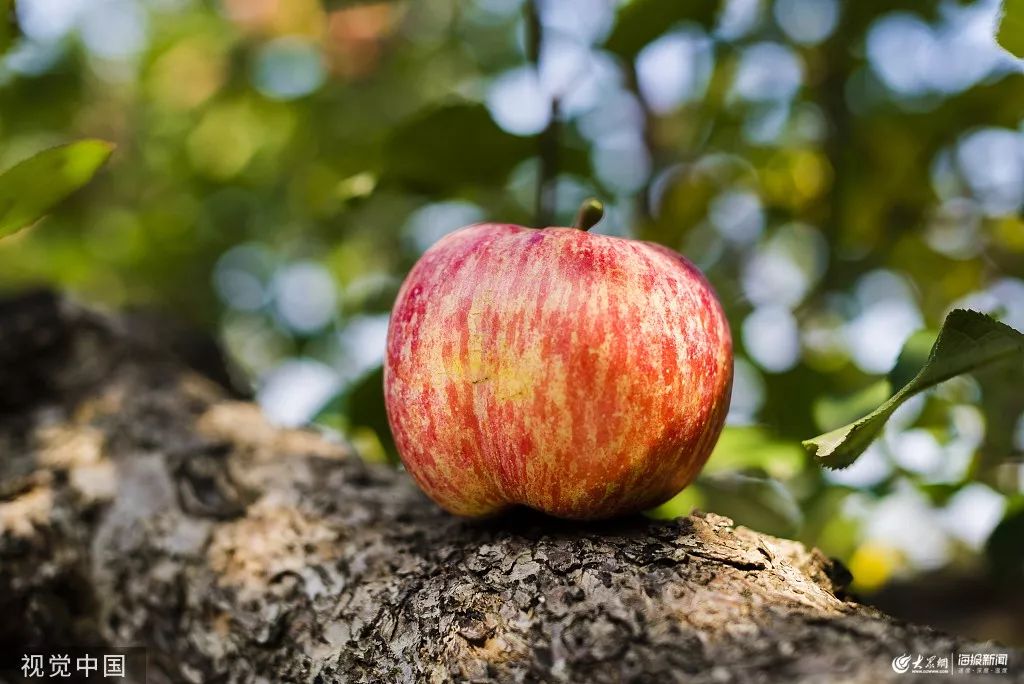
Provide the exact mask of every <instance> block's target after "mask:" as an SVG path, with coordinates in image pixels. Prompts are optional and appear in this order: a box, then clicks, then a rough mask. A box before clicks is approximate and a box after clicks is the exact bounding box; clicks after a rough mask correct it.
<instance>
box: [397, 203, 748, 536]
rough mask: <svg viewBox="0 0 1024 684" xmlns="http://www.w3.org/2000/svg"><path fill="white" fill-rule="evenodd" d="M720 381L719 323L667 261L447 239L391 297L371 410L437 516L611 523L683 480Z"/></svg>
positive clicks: (726, 380) (694, 274) (542, 243)
mask: <svg viewBox="0 0 1024 684" xmlns="http://www.w3.org/2000/svg"><path fill="white" fill-rule="evenodd" d="M732 364H733V357H732V339H731V337H730V334H729V326H728V323H727V322H726V319H725V315H724V313H723V311H722V307H721V305H720V304H719V302H718V299H717V298H716V296H715V294H714V292H713V291H712V289H711V286H710V285H709V284H708V282H707V281H706V280H705V279H704V276H703V275H702V274H701V273H700V271H699V270H698V269H697V268H696V267H695V266H694V265H693V264H691V263H690V262H689V261H687V260H686V259H685V258H684V257H682V256H681V255H680V254H678V253H676V252H674V251H672V250H670V249H668V248H666V247H663V246H660V245H656V244H653V243H648V242H640V241H636V240H628V239H623V238H615V237H608V236H604V235H597V234H592V233H588V232H585V231H584V230H579V229H574V228H545V229H533V228H524V227H521V226H514V225H504V224H493V223H484V224H477V225H473V226H469V227H466V228H462V229H460V230H458V231H455V232H454V233H450V234H449V235H447V236H445V237H444V238H443V239H441V240H440V241H439V242H437V243H436V244H435V245H434V246H432V247H431V248H430V249H428V250H427V251H426V253H424V254H423V256H422V257H421V258H420V260H419V261H418V262H417V263H416V264H415V266H413V268H412V270H411V271H410V273H409V275H408V277H407V278H406V280H405V282H404V283H403V284H402V287H401V289H400V290H399V293H398V298H397V301H396V302H395V306H394V310H393V311H392V316H391V321H390V324H389V328H388V338H387V352H386V356H385V361H384V396H385V401H386V404H387V412H388V420H389V422H390V425H391V430H392V432H393V433H394V437H395V442H396V444H397V447H398V451H399V454H400V455H401V458H402V461H403V462H404V464H405V467H406V468H407V469H408V471H409V473H410V474H412V476H413V478H414V479H415V480H416V482H417V483H418V484H419V486H420V487H421V488H422V489H423V491H425V492H426V493H427V495H428V496H430V497H431V498H432V499H433V500H434V501H436V502H437V503H438V504H439V505H440V506H441V507H443V508H445V509H446V510H448V511H450V512H452V513H454V514H456V515H460V516H466V517H484V516H490V515H493V514H496V513H499V512H500V511H502V510H504V509H506V508H509V507H511V506H514V505H525V506H529V507H531V508H534V509H537V510H540V511H543V512H545V513H548V514H551V515H554V516H558V517H563V518H572V519H599V518H610V517H614V516H619V515H626V514H629V513H634V512H637V511H641V510H644V509H647V508H651V507H653V506H656V505H658V504H660V503H663V502H665V501H667V500H668V499H670V498H671V497H672V496H674V495H675V494H676V493H678V492H679V491H681V490H682V489H683V488H684V487H686V485H688V484H689V483H690V482H692V481H693V479H694V478H695V477H696V476H697V473H698V472H699V471H700V469H701V467H703V465H704V463H705V461H707V458H708V456H709V455H710V453H711V450H712V448H713V447H714V445H715V442H716V441H717V439H718V436H719V434H720V433H721V430H722V425H723V423H724V421H725V415H726V412H727V411H728V408H729V399H730V393H731V388H732Z"/></svg>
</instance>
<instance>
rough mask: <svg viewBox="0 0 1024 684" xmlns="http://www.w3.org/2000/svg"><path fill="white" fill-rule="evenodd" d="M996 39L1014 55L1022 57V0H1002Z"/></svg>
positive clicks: (1023, 38)
mask: <svg viewBox="0 0 1024 684" xmlns="http://www.w3.org/2000/svg"><path fill="white" fill-rule="evenodd" d="M996 40H997V41H999V44H1000V45H1002V46H1003V48H1004V49H1006V50H1007V51H1008V52H1009V53H1010V54H1012V55H1013V56H1014V57H1017V58H1018V59H1024V0H1003V16H1002V19H1001V20H1000V21H999V29H998V31H997V32H996Z"/></svg>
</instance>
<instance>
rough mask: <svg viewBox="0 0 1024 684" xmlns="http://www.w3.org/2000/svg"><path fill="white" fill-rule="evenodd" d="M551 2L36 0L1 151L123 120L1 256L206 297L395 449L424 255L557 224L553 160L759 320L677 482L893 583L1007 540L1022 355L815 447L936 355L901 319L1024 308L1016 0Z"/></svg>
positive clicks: (365, 444) (912, 323)
mask: <svg viewBox="0 0 1024 684" xmlns="http://www.w3.org/2000/svg"><path fill="white" fill-rule="evenodd" d="M537 7H538V10H539V11H538V16H539V18H540V21H539V23H538V26H539V29H540V31H541V33H542V35H537V36H532V37H531V36H529V35H527V34H528V33H529V32H530V31H529V25H530V22H527V21H526V20H525V16H526V14H527V13H526V12H525V11H524V7H523V3H522V2H520V1H519V0H432V1H431V2H418V3H417V2H409V1H406V0H394V1H391V2H351V3H350V2H329V3H326V4H322V3H320V2H318V1H317V0H219V1H217V2H199V1H198V0H173V1H165V2H146V1H144V0H103V2H86V1H85V0H60V2H56V0H54V2H53V3H49V4H48V3H43V2H40V0H19V1H18V3H17V12H16V18H17V22H16V26H15V25H11V26H7V27H6V29H5V28H4V27H0V47H2V46H3V42H4V41H5V40H6V41H9V44H10V48H9V50H8V51H7V52H6V53H4V55H3V57H2V58H0V90H2V94H0V139H2V140H3V142H4V144H3V145H2V146H0V168H9V167H11V166H12V165H13V164H15V163H16V162H17V161H19V160H21V159H24V158H26V157H28V156H30V155H31V154H33V153H35V152H38V151H40V150H43V149H45V148H48V147H51V146H53V145H55V144H58V143H61V142H64V141H66V140H68V139H78V138H93V137H96V138H103V139H106V140H111V141H114V142H115V143H116V144H117V150H118V151H117V153H116V154H115V155H114V156H113V157H112V159H111V163H110V165H109V168H108V170H107V171H105V172H104V173H103V174H101V175H100V176H99V177H98V178H97V179H96V181H95V182H94V183H92V184H91V185H90V186H89V188H88V189H87V190H86V191H83V192H79V193H76V194H75V195H74V196H73V197H72V198H70V200H69V201H67V202H65V203H63V204H62V205H61V206H60V208H59V209H58V210H57V211H56V212H54V213H53V214H52V215H51V216H50V218H48V219H47V220H46V222H45V224H44V225H40V226H37V227H34V228H31V229H29V230H25V231H21V232H20V233H18V234H17V235H16V236H14V237H11V238H9V239H6V240H4V241H3V242H2V243H0V286H2V287H3V288H6V289H15V288H19V287H23V286H25V285H27V284H30V283H37V282H46V283H51V284H54V285H57V286H59V287H63V288H67V289H70V290H72V291H75V292H77V293H78V294H79V295H80V296H82V297H84V298H86V299H90V300H94V301H100V302H104V303H106V304H110V305H114V306H123V305H149V306H157V307H160V308H161V309H164V310H167V311H170V312H172V313H174V314H175V315H177V316H179V317H182V318H185V319H188V320H190V321H191V322H193V323H195V324H197V325H199V326H202V327H205V328H207V329H209V330H211V331H212V332H214V333H215V334H217V335H218V337H219V338H220V339H221V340H223V341H224V343H225V345H226V347H227V348H228V350H229V352H230V353H231V355H232V357H233V358H234V359H235V360H236V362H237V363H238V364H239V366H240V367H241V368H242V369H243V370H245V371H246V372H247V373H248V374H249V376H250V377H251V378H252V379H253V383H254V387H255V389H256V391H257V397H258V398H259V400H260V401H261V402H262V403H263V405H264V406H265V407H266V409H267V411H268V412H269V414H270V415H271V416H272V417H274V418H275V419H277V420H280V421H283V422H289V423H301V422H304V421H306V420H309V419H311V418H313V417H316V416H319V418H318V421H319V422H322V423H324V424H327V425H330V426H331V427H333V428H335V429H338V430H340V431H342V432H343V433H345V434H346V436H347V437H348V438H350V439H352V440H353V441H354V442H355V443H356V444H357V446H358V447H359V449H360V450H361V451H362V452H363V453H364V455H366V456H367V457H372V458H378V459H388V460H390V459H393V458H394V446H393V443H392V442H391V440H390V437H389V435H388V434H387V429H386V418H385V415H384V410H383V399H382V396H381V390H380V382H379V378H380V370H379V368H380V359H381V350H382V345H383V334H384V329H385V327H384V326H385V325H386V315H387V312H388V311H389V310H390V306H391V303H392V301H393V298H394V296H395V293H396V291H397V288H398V285H399V284H400V282H401V279H402V277H403V275H404V273H405V272H406V271H407V270H408V269H409V268H410V266H411V265H412V264H413V263H414V262H415V260H416V259H417V258H418V256H419V254H421V253H422V251H423V250H424V249H425V248H426V247H427V246H428V245H429V244H430V243H431V242H433V241H434V240H436V239H437V238H438V237H440V235H442V234H443V233H444V232H446V231H448V230H451V229H454V228H456V227H458V226H459V225H463V224H466V223H471V222H474V221H478V220H488V219H489V220H496V221H503V222H510V223H521V224H525V225H533V224H534V223H535V221H536V217H537V216H538V215H539V212H538V207H537V197H538V195H544V193H538V191H537V188H538V183H539V181H540V180H541V179H539V178H538V175H539V174H540V170H541V169H542V168H547V169H551V168H554V169H556V170H557V173H556V174H555V177H553V178H549V179H547V180H548V181H549V185H550V187H551V188H553V190H554V192H553V199H554V202H553V205H552V206H551V207H550V209H551V210H553V215H555V216H556V217H557V222H558V223H559V224H562V225H565V224H568V223H569V222H571V221H572V218H573V213H574V212H575V210H576V208H577V206H578V205H579V203H580V201H581V200H582V199H584V198H585V197H588V196H596V197H599V198H601V199H602V200H603V201H604V202H605V204H606V217H605V218H604V220H603V221H602V222H601V223H600V224H599V225H598V226H597V228H596V230H597V231H599V232H600V231H604V232H610V233H613V234H618V235H628V236H634V237H639V238H642V239H647V240H653V241H657V242H660V243H663V244H666V245H668V246H670V247H672V248H675V249H678V250H679V251H681V252H683V253H684V254H686V255H687V256H689V257H690V258H691V259H692V260H693V261H694V262H695V263H697V264H698V265H699V266H700V267H701V268H702V269H703V270H704V271H705V272H706V273H707V274H708V276H709V278H710V280H711V281H712V283H713V285H714V286H715V288H716V290H717V292H718V293H719V295H720V298H721V300H722V301H723V304H724V305H725V308H726V310H727V315H728V317H729V321H730V324H731V326H732V330H733V334H734V340H735V348H736V354H737V381H736V392H735V394H734V399H733V408H732V411H731V413H730V417H729V426H728V427H727V429H726V432H725V434H724V435H723V438H722V440H721V441H720V443H719V446H718V448H717V450H716V452H715V454H714V456H713V457H712V460H711V461H710V462H709V464H708V467H707V469H706V471H705V476H704V478H703V479H702V480H701V481H700V482H698V484H697V485H696V486H695V487H693V488H691V489H689V490H687V491H686V492H684V493H683V494H682V495H681V496H680V497H679V498H678V499H676V500H674V501H673V502H670V503H669V504H666V506H665V507H662V509H660V510H659V512H658V514H661V515H677V514H680V513H685V512H687V511H688V509H689V507H690V506H691V505H701V506H706V507H711V508H714V509H716V510H720V511H722V512H726V513H728V514H732V515H734V516H735V517H736V518H737V519H738V520H740V521H741V522H743V523H745V524H749V525H751V526H754V527H760V528H762V529H769V530H772V531H775V532H777V533H780V534H787V535H791V536H795V537H797V538H800V539H802V540H804V541H806V542H809V543H813V544H816V545H819V546H821V547H822V548H823V549H824V550H825V551H826V552H828V553H833V554H836V555H839V556H841V557H843V558H844V559H846V560H847V561H849V562H850V563H851V564H852V566H853V570H854V573H855V575H856V576H859V577H861V578H864V579H863V580H862V582H863V584H862V586H865V587H868V586H872V587H873V586H877V585H878V584H880V583H884V582H885V581H888V580H890V579H892V578H893V577H898V576H900V575H902V574H906V573H911V572H916V571H921V570H928V569H934V568H936V567H944V566H963V565H970V564H971V563H976V562H979V559H982V558H987V559H989V562H991V563H992V565H993V567H1003V566H1006V565H1007V564H1009V565H1010V566H1012V565H1013V563H1014V562H1016V561H1014V560H1013V558H1015V556H1014V555H1013V554H1014V553H1017V554H1018V556H1016V557H1017V558H1019V548H1020V546H1019V544H1018V545H1017V546H1016V547H1015V546H1014V543H1013V540H1014V539H1016V538H1017V537H1015V536H1014V535H1015V534H1016V532H1015V531H1019V529H1020V528H1019V526H1020V522H1019V520H1020V506H1019V500H1020V497H1021V496H1024V484H1022V482H1024V466H1022V464H1021V454H1022V451H1024V423H1022V421H1021V412H1022V410H1024V405H1022V404H1021V401H1022V399H1021V397H1022V394H1021V393H1020V391H1019V387H1020V386H1021V385H1020V380H1019V379H1015V378H1016V376H1015V375H1014V373H1015V372H1016V371H1013V370H1005V371H1002V372H1000V373H990V374H988V375H985V374H978V375H977V376H976V377H975V378H973V379H971V378H959V379H955V380H951V381H949V382H946V383H944V384H942V385H939V386H938V387H937V388H936V389H933V390H930V391H929V392H927V393H924V394H922V395H919V396H917V397H914V398H913V399H910V400H909V401H908V402H906V404H904V405H903V406H902V407H901V408H900V409H899V410H897V411H895V412H894V413H893V415H892V416H891V418H890V419H889V421H888V423H887V424H886V426H885V428H884V429H883V430H882V431H881V436H880V438H879V439H878V440H877V441H876V442H875V443H874V444H873V445H872V446H871V448H869V449H868V450H867V451H866V452H865V453H864V455H863V456H861V458H860V459H859V460H858V461H857V463H856V464H854V466H853V467H851V468H850V469H848V470H845V471H841V472H839V473H838V474H837V473H829V472H824V471H822V469H820V468H819V467H818V466H817V465H816V464H814V463H813V461H812V460H811V459H810V457H809V456H807V455H806V454H805V453H803V450H802V449H801V448H800V445H799V442H800V440H802V439H805V438H807V437H809V436H811V435H816V434H819V433H822V432H826V431H829V430H832V429H835V428H837V427H838V426H840V425H843V424H846V423H848V422H851V421H854V420H856V419H858V418H860V417H861V416H863V415H864V414H866V413H867V412H869V411H870V410H871V409H873V408H874V407H875V406H877V405H878V403H879V402H880V401H883V400H884V399H885V397H886V396H887V393H888V387H889V385H887V384H886V381H887V376H889V377H890V379H891V380H892V383H893V384H892V386H893V387H898V386H900V385H901V384H902V383H904V382H906V381H908V380H909V379H910V377H912V375H913V373H916V372H917V369H918V368H920V365H918V366H915V367H913V370H911V371H909V373H910V374H909V375H906V373H904V371H905V370H906V367H905V366H902V365H900V364H897V357H898V355H899V353H900V350H901V349H902V348H903V346H904V343H905V342H907V341H908V340H910V345H909V346H908V347H907V348H906V349H907V351H906V355H907V356H906V358H911V357H913V354H914V353H915V352H914V350H915V349H918V350H920V348H921V344H922V343H923V345H924V346H923V350H924V353H925V354H926V353H927V351H928V348H929V347H930V344H931V341H932V340H934V336H935V332H934V331H936V330H937V329H938V328H939V326H940V324H941V323H942V321H943V320H944V319H945V317H946V315H947V314H948V313H949V311H951V310H952V309H953V308H956V307H963V308H972V309H978V310H982V311H986V312H989V313H992V314H993V315H994V316H996V318H1002V319H1003V320H1005V321H1006V322H1007V323H1009V324H1010V325H1013V326H1015V327H1017V328H1018V329H1020V328H1022V327H1024V280H1022V276H1024V220H1022V218H1021V205H1022V204H1024V195H1022V193H1024V133H1022V131H1024V127H1022V126H1024V120H1022V117H1024V76H1022V73H1021V66H1020V63H1019V62H1017V61H1015V60H1013V59H1012V58H1010V56H1009V55H1008V54H1007V53H1005V52H1002V51H1001V50H1000V49H999V48H998V47H997V46H996V45H995V42H994V34H995V30H996V26H995V24H996V15H997V10H998V6H997V3H996V2H995V1H994V0H975V1H973V2H970V1H966V0H964V1H960V0H943V1H941V2H940V1H938V0H898V1H895V2H894V1H892V0H885V1H883V0H856V1H854V0H845V1H842V2H841V1H840V0H728V1H724V0H723V1H719V0H708V1H706V2H704V1H702V2H675V1H671V0H628V1H624V2H614V1H613V0H577V1H574V2H571V3H570V2H557V1H556V0H550V1H548V2H538V3H537ZM1012 7H1013V5H1012V4H1011V6H1010V9H1011V10H1012ZM1003 26H1004V29H1003V30H1004V31H1011V35H1010V38H1011V41H1007V42H1006V43H1005V44H1006V45H1007V47H1009V48H1010V49H1013V47H1012V38H1013V37H1014V36H1015V34H1012V31H1013V29H1012V23H1011V22H1010V20H1009V19H1008V20H1007V21H1006V22H1004V24H1003ZM1007 27H1010V28H1007ZM7 29H9V30H7ZM530 44H538V45H539V46H540V48H541V49H540V55H539V60H538V65H539V72H538V71H537V69H535V66H537V65H534V64H533V63H532V62H531V59H530V55H529V54H527V53H528V52H529V50H528V47H527V46H528V45H530ZM553 100H554V102H553ZM553 104H554V105H555V106H552V105H553ZM552 111H554V112H555V113H556V114H557V116H558V120H557V122H556V124H557V125H551V121H550V119H551V113H552ZM545 132H547V134H545ZM552 132H554V133H555V134H557V135H556V136H554V137H552V135H551V133H552ZM552 140H554V142H552ZM542 158H543V159H544V160H545V161H544V163H541V159H542ZM51 180H52V179H47V180H46V183H49V182H50V181H51ZM546 196H547V197H548V198H549V199H550V198H551V194H550V193H549V194H548V195H546ZM921 330H925V331H928V330H931V331H933V332H931V333H927V332H926V333H924V334H922V335H918V336H914V333H915V332H917V331H921ZM929 335H930V337H929ZM922 341H923V342H922ZM917 353H918V356H916V357H914V358H918V359H921V356H920V352H919V351H918V352H917ZM900 373H904V376H905V377H904V376H900V377H903V379H902V380H899V379H897V377H896V376H899V375H900ZM965 511H970V513H969V514H967V513H965ZM993 530H995V532H993ZM990 535H992V540H991V543H988V544H987V541H988V539H989V536H990ZM1008 540H1009V541H1008ZM986 544H987V546H986ZM1007 559H1010V560H1007ZM1017 567H1019V563H1018V566H1017Z"/></svg>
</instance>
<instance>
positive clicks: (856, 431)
mask: <svg viewBox="0 0 1024 684" xmlns="http://www.w3.org/2000/svg"><path fill="white" fill-rule="evenodd" d="M1007 361H1009V362H1013V363H1019V362H1024V334H1021V333H1020V332H1018V331H1016V330H1014V329H1013V328H1011V327H1010V326H1008V325H1004V324H1003V323H999V322H998V321H995V320H993V319H992V318H990V317H988V316H986V315H984V314H981V313H978V312H977V311H967V310H964V309H956V310H955V311H953V312H952V313H950V314H949V316H947V317H946V320H945V322H944V323H943V324H942V329H941V330H940V331H939V336H938V339H937V340H936V341H935V345H934V346H933V347H932V349H931V353H930V354H929V355H928V360H927V362H926V363H925V365H924V367H923V368H921V370H920V371H919V372H918V373H917V375H915V376H914V378H913V379H912V380H910V381H909V382H907V383H906V384H905V385H903V386H902V387H901V388H900V389H899V391H897V392H896V394H894V395H893V396H892V397H891V398H890V399H889V400H888V401H886V402H885V403H883V404H882V405H881V406H879V407H878V408H877V409H875V410H874V411H872V412H871V413H869V414H868V415H866V416H864V417H863V418H861V419H860V420H858V421H855V422H853V423H850V424H849V425H844V426H843V427H841V428H838V429H836V430H833V431H831V432H827V433H825V434H823V435H819V436H818V437H815V438H813V439H809V440H806V441H805V442H803V444H804V447H805V448H806V449H807V451H808V452H809V453H810V454H811V455H812V456H815V457H816V458H817V459H818V461H819V462H820V463H821V464H822V465H824V466H825V467H828V468H845V467H847V466H849V465H850V464H851V463H853V462H854V461H855V460H857V457H858V456H860V455H861V454H862V453H864V450H865V449H867V448H868V446H869V445H870V444H871V442H872V441H874V439H875V438H876V437H878V435H879V434H880V433H881V431H882V428H883V427H884V426H885V422H886V421H887V420H888V419H889V417H890V416H891V415H892V414H893V412H894V411H895V410H896V409H897V408H899V406H900V405H901V404H902V403H903V402H904V401H906V400H907V399H909V398H910V397H912V396H914V395H915V394H918V393H919V392H922V391H924V390H926V389H928V388H930V387H934V386H935V385H937V384H939V383H940V382H943V381H944V380H948V379H950V378H952V377H955V376H957V375H961V374H963V373H969V372H971V371H974V370H978V369H981V368H986V367H988V366H991V365H993V364H996V363H999V362H1007ZM897 365H898V364H897Z"/></svg>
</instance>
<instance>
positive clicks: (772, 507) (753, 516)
mask: <svg viewBox="0 0 1024 684" xmlns="http://www.w3.org/2000/svg"><path fill="white" fill-rule="evenodd" d="M697 488H698V489H699V490H700V494H701V497H702V498H703V500H704V506H705V507H706V508H707V510H709V511H713V512H715V513H719V514H721V515H724V516H726V517H729V518H732V519H733V520H734V521H735V522H736V523H738V524H740V525H746V526H747V527H750V528H753V529H756V530H758V531H761V532H766V533H768V534H772V535H776V536H781V537H788V536H792V535H793V534H794V533H795V532H796V531H797V530H798V529H799V528H800V525H801V524H802V522H803V514H802V513H801V512H800V506H799V504H797V502H796V499H794V498H793V495H792V494H791V493H790V492H789V490H788V489H786V487H785V486H784V485H783V484H782V483H781V482H779V481H778V480H775V479H773V478H770V477H762V476H758V475H754V474H747V473H742V472H730V473H715V474H711V475H703V476H701V477H700V479H698V480H697Z"/></svg>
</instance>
